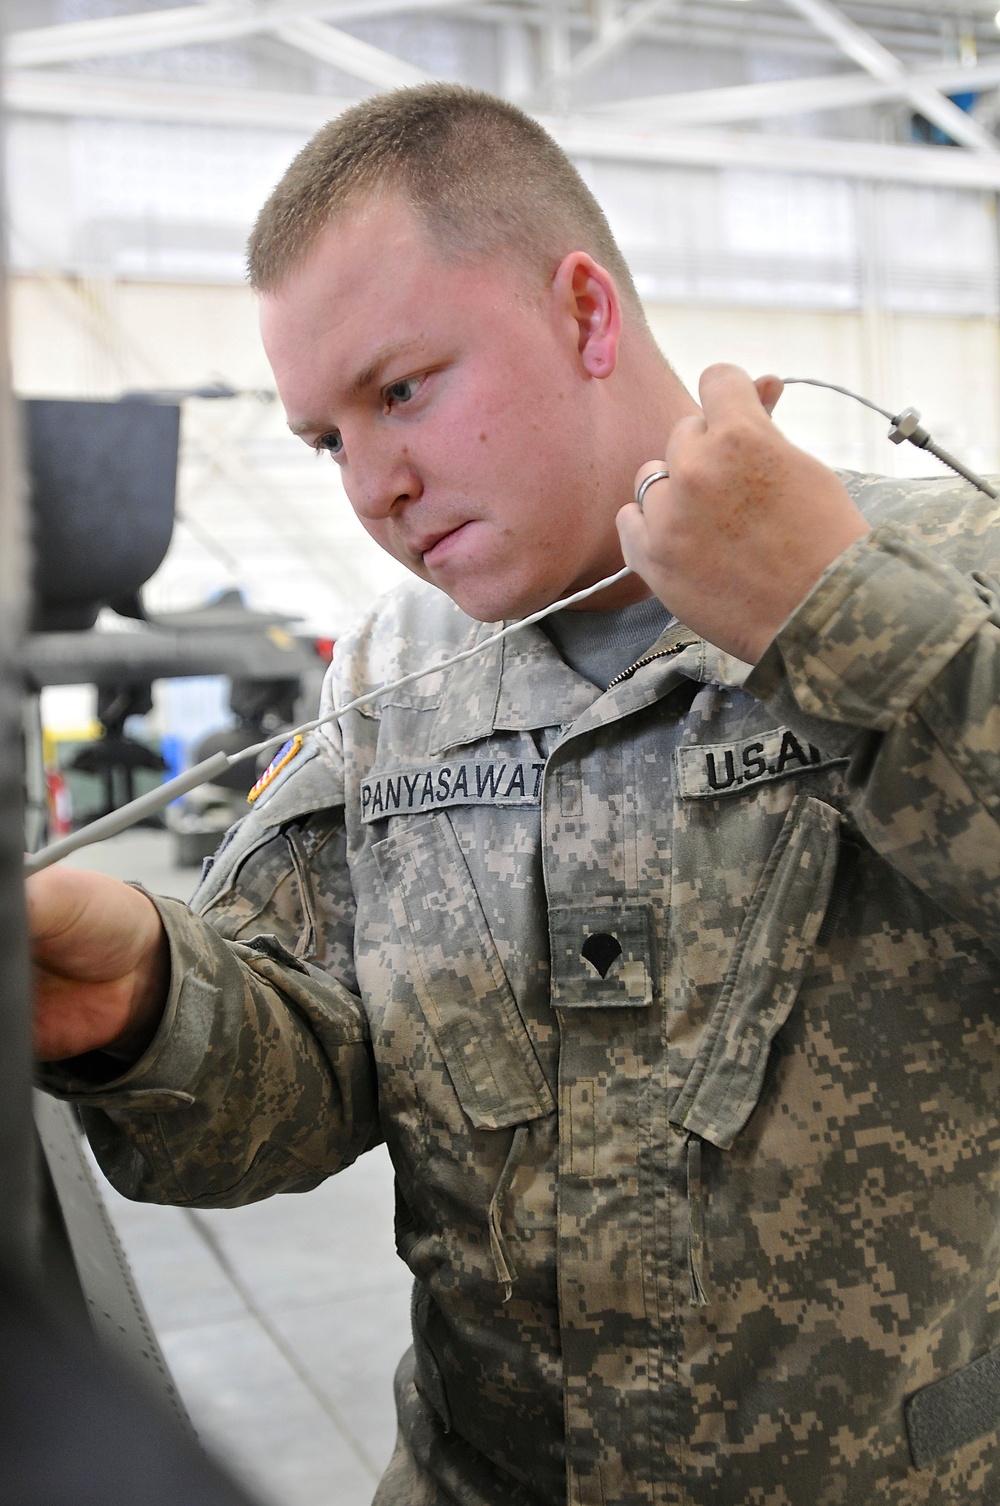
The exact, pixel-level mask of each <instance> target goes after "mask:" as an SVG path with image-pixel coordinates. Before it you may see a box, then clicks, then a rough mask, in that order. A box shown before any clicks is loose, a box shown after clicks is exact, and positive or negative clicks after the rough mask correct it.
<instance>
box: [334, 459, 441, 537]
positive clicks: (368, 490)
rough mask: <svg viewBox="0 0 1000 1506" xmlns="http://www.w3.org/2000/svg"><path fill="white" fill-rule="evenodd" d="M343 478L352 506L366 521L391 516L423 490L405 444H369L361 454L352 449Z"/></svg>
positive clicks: (381, 519) (379, 520)
mask: <svg viewBox="0 0 1000 1506" xmlns="http://www.w3.org/2000/svg"><path fill="white" fill-rule="evenodd" d="M343 481H344V490H345V491H346V492H347V496H348V499H349V501H350V503H351V506H352V507H353V508H354V511H355V512H356V513H357V515H358V517H359V518H361V519H362V520H363V521H365V522H368V523H380V522H383V521H384V520H385V519H387V518H390V517H392V515H393V514H394V513H398V512H399V511H401V510H402V509H403V508H405V507H406V505H407V504H408V503H410V502H415V501H416V500H417V498H418V497H419V496H420V495H421V493H422V492H423V484H422V482H421V480H420V476H419V474H418V472H417V468H416V466H415V464H414V462H413V459H412V457H411V456H410V453H409V449H408V447H407V446H399V447H396V446H392V447H391V448H390V447H388V446H384V447H383V446H381V445H372V446H366V448H365V450H364V452H363V454H361V455H358V454H357V452H355V454H354V455H353V456H352V457H351V459H350V462H349V465H348V467H347V471H346V474H345V475H344V477H343Z"/></svg>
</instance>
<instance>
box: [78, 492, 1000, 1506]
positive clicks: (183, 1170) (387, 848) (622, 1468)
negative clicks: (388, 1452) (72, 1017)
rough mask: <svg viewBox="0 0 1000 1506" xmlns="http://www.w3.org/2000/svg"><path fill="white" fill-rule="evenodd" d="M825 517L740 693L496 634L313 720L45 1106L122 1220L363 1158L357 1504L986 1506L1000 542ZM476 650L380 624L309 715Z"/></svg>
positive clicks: (701, 660)
mask: <svg viewBox="0 0 1000 1506" xmlns="http://www.w3.org/2000/svg"><path fill="white" fill-rule="evenodd" d="M851 486H852V490H853V491H854V493H855V495H856V497H857V499H858V501H859V504H860V505H861V507H862V510H863V511H865V512H866V513H867V514H868V516H869V517H870V518H871V519H872V521H873V522H875V523H877V524H878V525H879V526H878V527H877V528H876V531H875V532H874V533H873V534H872V535H871V536H870V537H869V538H868V539H866V540H862V541H860V542H859V543H857V544H855V545H854V546H852V548H851V549H850V550H849V551H848V553H847V555H846V556H845V557H844V558H843V559H842V560H841V561H839V562H837V563H836V564H835V565H834V566H832V567H831V569H830V570H829V571H828V572H827V574H826V575H825V576H824V577H823V579H822V581H821V582H820V583H819V584H818V585H817V587H816V588H815V589H814V591H813V592H812V593H811V595H810V597H809V598H808V600H807V601H806V602H805V603H804V604H803V605H802V606H801V607H800V609H799V610H798V612H797V613H796V614H795V615H794V616H793V618H792V619H791V620H790V621H789V623H788V624H786V626H785V628H784V629H783V631H782V632H781V634H780V635H779V637H778V639H777V640H776V641H775V643H774V644H772V646H771V647H770V648H769V650H768V651H767V653H766V655H765V656H764V658H763V659H762V661H761V662H760V664H758V665H757V667H756V668H755V669H754V670H753V672H752V673H751V672H750V671H749V670H748V667H747V666H746V665H743V664H740V663H738V662H736V661H734V660H733V659H731V658H727V657H726V656H725V655H723V654H721V653H719V652H717V651H716V650H714V649H712V648H711V647H709V646H707V645H706V644H705V643H703V642H702V641H700V640H697V639H695V638H694V637H693V635H692V634H690V633H689V632H688V630H686V629H685V628H683V627H681V626H679V625H677V624H674V625H673V626H671V627H670V628H668V629H667V631H666V632H665V633H664V634H663V635H662V636H661V637H660V639H659V640H658V641H657V642H656V643H655V644H654V645H653V646H652V647H651V649H650V650H649V651H648V652H647V653H646V654H645V655H644V656H643V657H642V659H641V661H640V662H639V664H638V665H636V666H635V667H633V668H632V669H631V670H630V671H628V672H626V673H624V674H623V675H621V676H619V678H618V681H617V682H612V685H611V686H610V687H609V689H608V690H607V691H606V692H604V693H601V692H600V691H599V690H598V689H597V688H596V687H595V686H594V685H592V684H590V683H589V682H587V681H585V680H584V679H583V678H582V677H581V676H579V675H577V674H576V673H574V671H573V670H571V669H570V668H569V667H568V666H567V665H566V664H565V663H563V662H562V660H561V659H560V658H559V656H558V655H557V654H556V652H555V650H554V649H553V648H552V646H551V644H550V643H549V642H548V640H547V639H546V638H545V637H544V635H543V634H542V633H541V632H539V631H537V630H534V629H529V630H525V631H524V632H522V633H519V634H517V635H515V636H514V637H513V638H512V639H509V640H507V641H506V642H505V643H503V644H502V645H498V646H495V647H493V648H490V649H488V650H487V651H486V652H485V653H484V654H483V655H481V656H480V657H478V658H476V659H474V660H472V661H470V662H467V663H463V664H461V665H459V666H456V667H455V668H453V669H451V670H448V671H445V672H443V673H441V674H440V675H434V676H432V677H430V678H429V679H426V680H423V681H421V682H419V683H418V684H416V685H413V686H411V687H409V688H407V689H404V690H401V691H398V692H394V693H391V694H389V695H387V696H386V697H384V698H383V699H381V700H379V701H378V702H377V703H376V704H375V705H374V706H370V707H368V708H366V709H365V710H363V711H360V712H355V713H352V714H350V715H349V716H347V717H346V718H344V719H343V721H342V722H341V723H338V722H336V721H333V722H330V723H329V724H328V726H327V728H326V729H325V731H324V733H323V734H322V735H318V736H315V737H313V739H312V740H311V741H310V742H309V743H307V745H306V747H305V748H304V749H303V750H302V751H301V752H300V753H298V754H297V755H296V757H294V758H293V759H292V760H291V761H290V762H289V763H288V765H287V767H286V768H284V769H283V770H282V771H281V773H280V775H279V776H278V777H277V778H276V779H275V780H274V781H273V782H272V783H271V784H270V786H269V787H268V789H267V790H266V791H265V792H264V793H263V795H262V796H261V797H260V799H259V800H258V802H257V805H256V807H255V808H254V810H253V811H252V813H251V814H250V815H248V816H247V818H246V819H245V821H244V822H243V823H242V824H241V825H240V826H238V827H237V828H236V829H235V830H234V832H233V833H232V834H231V835H230V837H229V838H228V839H227V842H226V844H225V845H224V847H223V849H222V851H221V853H220V855H219V856H218V858H217V860H216V862H215V865H214V868H213V869H212V870H211V872H210V873H209V874H208V876H207V878H206V880H205V881H204V882H203V884H202V886H201V888H200V890H199V893H198V895H197V896H196V901H195V905H194V908H195V911H196V912H197V914H196V915H195V916H192V915H190V914H189V913H188V911H187V910H186V909H184V907H182V906H180V905H178V904H176V903H173V902H171V901H168V900H163V901H158V903H159V904H160V906H161V910H162V914H163V917H164V920H165V923H166V926H167V929H168V932H169V936H170V944H171V950H172V959H173V980H174V981H173V985H172V989H171V994H170V1001H169V1005H168V1010H167V1014H166V1016H165V1019H164V1022H163V1025H162V1027H161V1029H160V1031H159V1033H158V1035H157V1037H156V1039H155V1040H154V1042H153V1044H152V1046H151V1047H150V1049H149V1050H148V1052H147V1053H146V1055H145V1056H144V1057H143V1058H142V1059H141V1060H140V1061H139V1062H138V1063H137V1064H136V1065H135V1066H133V1067H131V1068H130V1069H129V1070H127V1071H126V1072H125V1073H124V1074H123V1075H121V1076H120V1077H118V1078H117V1079H116V1080H114V1081H113V1082H111V1083H104V1084H99V1083H96V1082H95V1081H94V1080H93V1078H88V1077H87V1076H86V1075H85V1073H84V1072H83V1071H82V1070H80V1071H76V1070H75V1067H74V1064H73V1063H69V1064H64V1065H63V1067H61V1068H60V1069H57V1070H53V1071H51V1072H50V1073H49V1083H50V1085H51V1086H53V1087H55V1088H57V1089H59V1090H61V1091H63V1092H67V1093H69V1094H71V1095H72V1096H74V1097H77V1098H78V1099H79V1100H80V1101H81V1102H82V1103H83V1104H84V1108H85V1115H86V1119H87V1124H88V1129H89V1132H90V1135H91V1139H92V1141H93V1143H94V1146H95V1148H96V1150H97V1153H98V1155H99V1157H100V1159H101V1161H102V1163H103V1165H104V1166H105V1169H106V1170H107V1171H108V1173H109V1175H110V1176H111V1177H112V1180H113V1181H114V1182H115V1183H116V1185H117V1186H118V1187H119V1188H120V1189H121V1190H122V1191H123V1192H125V1193H127V1194H128V1195H130V1196H134V1197H139V1198H147V1199H153V1200H159V1201H165V1202H176V1203H186V1204H188V1205H191V1206H220V1205H221V1206H226V1205H233V1204H239V1203H242V1202H246V1201H249V1200H252V1199H254V1198H259V1197H263V1196H265V1195H267V1194H268V1193H271V1192H276V1191H282V1190H285V1191H287V1190H304V1189H306V1188H309V1187H311V1186H313V1185H315V1184H316V1183H317V1182H319V1181H320V1180H321V1179H322V1178H323V1177H325V1176H327V1175H329V1174H330V1173H332V1172H335V1171H336V1170H338V1169H339V1168H340V1167H342V1166H344V1165H346V1164H348V1163H349V1162H351V1161H352V1160H354V1159H355V1158H356V1157H357V1156H358V1155H360V1154H361V1152H363V1151H364V1150H365V1149H366V1148H368V1147H369V1146H371V1145H372V1144H374V1143H376V1142H377V1141H378V1140H380V1139H382V1138H384V1139H385V1141H386V1142H387V1144H388V1147H389V1150H390V1152H391V1155H392V1159H393V1163H394V1167H395V1173H396V1179H397V1188H398V1197H397V1202H398V1213H397V1225H396V1235H397V1243H398V1247H399V1251H400V1254H401V1255H402V1257H403V1259H404V1260H406V1262H407V1263H408V1265H409V1266H410V1268H411V1270H412V1271H413V1273H414V1276H415V1278H416V1279H415V1286H414V1314H413V1315H414V1348H413V1350H412V1351H410V1353H409V1354H408V1355H407V1356H406V1357H405V1359H404V1361H403V1363H402V1364H401V1366H400V1370H399V1373H398V1375H397V1402H398V1408H399V1416H400V1441H399V1444H398V1447H397V1451H396V1454H395V1456H394V1458H393V1460H392V1463H391V1464H390V1466H389V1470H388V1472H387V1475H386V1477H385V1479H384V1481H383V1483H382V1485H381V1487H380V1491H379V1495H378V1497H377V1500H378V1501H379V1502H380V1503H382V1506H445V1503H460V1506H542V1503H544V1506H555V1503H559V1502H562V1501H567V1502H569V1503H570V1506H653V1503H656V1506H661V1503H663V1506H665V1503H678V1506H681V1503H683V1506H749V1503H754V1506H855V1503H858V1502H861V1501H865V1500H868V1499H872V1500H879V1501H881V1502H885V1503H891V1506H917V1503H920V1506H938V1503H944V1502H946V1501H958V1500H960V1501H962V1502H964V1503H967V1506H974V1503H981V1506H986V1503H992V1502H995V1501H996V1500H998V1499H1000V1451H998V1446H997V1437H996V1434H995V1432H994V1431H993V1429H994V1428H995V1427H996V1425H997V1423H998V1421H1000V1259H998V1256H1000V1218H998V1207H1000V1202H998V1199H1000V1114H998V1109H997V1105H998V1103H1000V1051H998V1045H1000V1042H998V1034H1000V1012H998V1005H1000V965H998V955H997V954H998V951H1000V888H998V882H997V881H998V877H1000V837H998V828H997V815H998V808H1000V778H998V774H1000V755H998V748H1000V710H998V695H997V689H998V684H997V682H998V674H1000V653H998V644H1000V636H998V633H1000V599H998V590H1000V588H998V587H997V586H996V585H995V584H994V583H993V582H992V579H991V576H993V575H996V574H997V573H1000V571H998V564H1000V561H998V555H1000V533H998V529H997V519H996V515H995V512H994V511H993V510H992V508H991V505H990V504H988V503H987V502H986V500H985V499H983V498H973V499H971V500H969V493H968V489H967V488H965V487H960V486H958V485H948V484H946V483H939V482H914V483H907V484H906V485H905V486H904V487H901V486H900V485H899V484H898V483H890V482H885V481H881V482H880V481H872V480H870V479H869V480H865V479H862V478H854V479H853V480H852V482H851ZM980 571H985V572H987V573H985V574H979V573H976V572H980ZM489 631H490V629H489V628H488V627H484V626H482V625H479V624H476V623H473V622H471V621H470V620H469V619H468V618H466V617H464V616H463V615H462V614H461V613H460V612H459V611H458V609H457V608H455V607H454V606H453V604H452V603H450V602H449V601H448V600H447V599H446V598H445V597H443V596H440V595H439V594H438V593H436V592H434V591H432V590H431V589H429V588H426V587H423V586H420V585H416V584H415V585H412V586H409V587H407V588H404V589H403V590H402V591H400V592H398V593H396V594H394V595H393V596H392V597H390V598H387V599H386V600H385V601H384V602H383V603H382V604H380V605H379V606H378V607H377V608H376V610H375V611H374V613H373V614H372V616H371V617H370V618H369V620H368V621H367V622H365V623H364V624H363V625H362V626H361V627H360V628H359V629H358V630H357V632H356V633H355V634H354V635H353V636H352V638H351V640H350V642H349V643H343V642H342V643H341V645H339V646H338V655H337V660H336V663H335V666H334V669H333V671H332V674H331V678H330V680H329V682H328V686H327V691H326V695H327V698H328V704H329V703H330V701H331V700H332V702H333V703H334V704H340V705H343V704H345V703H346V702H347V701H348V700H350V699H352V698H353V697H355V696H356V695H358V694H360V693H362V692H363V691H365V690H367V689H370V688H372V687H374V686H376V685H378V684H381V683H384V682H386V681H389V680H392V679H394V678H397V677H399V676H401V675H403V674H405V673H406V672H408V671H410V670H412V669H415V668H419V667H421V666H423V665H424V664H426V663H428V662H433V661H434V660H435V658H444V657H445V656H446V655H447V654H449V653H453V652H455V651H457V650H459V649H461V648H463V647H466V646H468V645H470V644H471V643H474V642H476V641H478V640H479V639H481V638H484V637H486V636H487V635H488V633H489Z"/></svg>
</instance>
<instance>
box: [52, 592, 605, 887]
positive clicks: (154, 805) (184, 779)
mask: <svg viewBox="0 0 1000 1506" xmlns="http://www.w3.org/2000/svg"><path fill="white" fill-rule="evenodd" d="M629 574H631V570H630V568H629V566H628V565H625V566H624V568H623V569H621V570H617V571H616V572H615V574H614V575H608V576H606V577H605V579H604V580H599V581H598V582H597V584H596V585H594V586H587V587H585V589H584V590H582V591H574V592H573V594H572V596H564V597H563V598H562V599H561V600H560V601H554V602H552V603H551V604H550V605H549V606H547V607H542V609H541V611H538V612H532V613H531V615H530V616H528V617H522V618H520V620H519V621H517V622H511V623H509V624H508V625H507V627H504V628H501V629H500V630H499V632H496V633H491V634H490V636H489V637H488V638H484V639H483V641H482V642H481V643H476V644H474V645H473V647H472V648H467V649H463V650H462V652H461V653H459V654H452V656H451V658H450V659H442V660H441V662H440V663H439V664H428V665H426V666H425V667H424V668H423V669H415V670H413V671H412V673H411V674H408V675H403V676H402V678H401V679H399V680H392V681H390V682H389V684H387V685H379V686H378V688H377V689H376V690H369V691H366V693H365V694H364V695H359V696H356V697H355V699H354V700H353V701H348V702H347V704H346V706H337V707H334V709H333V710H332V711H329V712H328V713H327V714H326V715H325V716H319V717H316V719H315V720H314V721H311V722H303V723H302V725H301V726H300V727H293V728H292V730H291V731H290V732H288V731H285V732H279V733H278V735H277V736H276V737H270V738H267V739H266V740H265V741H264V742H262V743H254V744H253V746H252V747H249V748H243V749H241V751H240V752H239V753H230V754H228V755H227V754H224V753H215V754H213V756H212V757H211V758H206V759H205V760H204V762H203V763H199V764H196V765H195V766H194V768H192V769H187V770H185V772H184V773H183V774H178V776H177V777H176V779H168V780H167V781H166V783H165V784H161V785H159V786H158V787H157V788H156V789H155V790H150V791H148V793H147V794H145V795H140V796H138V798H137V799H135V800H130V801H129V802H128V804H127V805H123V806H121V807H120V808H119V809H118V810H116V811H110V812H109V813H108V815H106V816H101V817H100V818H99V819H98V820H97V821H92V822H91V823H90V824H89V825H88V826H84V827H82V828H81V829H80V830H79V831H75V832H71V833H70V835H69V836H66V837H60V839H59V841H58V842H52V843H50V845H49V846H48V847H41V848H39V850H38V851H37V852H33V853H31V854H29V855H28V856H27V857H26V858H25V860H24V869H25V873H27V874H33V873H39V872H40V871H41V870H42V869H43V868H48V867H50V865H51V864H52V863H57V862H58V861H59V860H60V858H65V857H68V856H69V854H70V853H71V852H78V851H79V849H80V848H81V847H90V846H92V845H93V844H94V843H95V842H103V841H106V840H107V838H108V837H113V836H117V834H118V833H119V832H122V831H127V830H128V829H129V827H130V826H134V825H135V823H136V822H137V821H141V820H142V819H143V817H145V816H148V815H151V814H152V813H153V812H154V811H158V810H162V809H163V807H164V806H165V805H169V804H170V802H171V800H175V799H176V798H177V797H178V796H179V795H186V794H187V793H188V791H189V790H193V789H197V787H198V785H199V784H206V783H208V782H209V781H210V780H212V779H215V778H216V777H217V776H218V775H219V774H220V773H222V772H223V770H224V769H226V768H232V767H233V765H234V764H238V763H243V762H244V760H245V759H247V758H254V757H259V756H260V754H262V753H268V752H270V750H271V749H272V748H279V747H283V746H284V744H285V743H287V742H288V741H290V739H291V738H293V737H304V736H305V734H306V733H307V732H315V730H316V728H317V727H322V726H323V725H324V723H326V722H332V721H335V720H337V719H338V718H339V717H342V716H346V715H347V713H348V712H349V711H357V710H359V708H360V707H362V706H368V705H370V704H371V703H372V701H377V700H378V698H379V696H382V695H387V694H388V693H389V692H390V691H392V690H400V689H401V688H402V687H403V686H404V685H412V684H413V683H414V682H415V681H416V680H422V679H424V678H425V676H427V675H436V674H439V673H440V671H441V670H442V669H450V668H451V666H452V665H453V664H461V663H463V662H464V661H465V660H466V659H471V658H473V657H474V656H475V655H476V654H481V653H482V652H483V651H484V650H485V649H488V648H492V646H493V644H494V643H499V642H500V641H501V640H502V639H503V638H509V637H510V635H511V633H516V632H519V631H520V629H521V628H526V627H530V626H531V625H532V623H535V622H541V620H542V618H543V617H549V616H551V614H552V613H553V612H561V611H562V610H563V609H564V608H565V607H572V606H576V604H577V602H580V601H586V600H587V598H588V596H596V595H597V593H598V592H599V591H606V590H607V589H608V587H609V586H614V585H616V584H617V583H618V581H620V580H624V579H625V577H626V575H629Z"/></svg>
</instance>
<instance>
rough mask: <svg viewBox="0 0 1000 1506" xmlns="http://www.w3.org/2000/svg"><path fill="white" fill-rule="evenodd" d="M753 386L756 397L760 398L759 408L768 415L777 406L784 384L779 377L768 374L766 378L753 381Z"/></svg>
mask: <svg viewBox="0 0 1000 1506" xmlns="http://www.w3.org/2000/svg"><path fill="white" fill-rule="evenodd" d="M754 386H755V387H756V389H757V396H758V397H759V398H760V401H761V406H762V407H763V408H764V410H765V412H767V413H769V414H771V413H773V412H774V410H775V408H776V407H777V405H778V399H779V398H780V397H781V394H782V393H783V392H784V390H785V384H784V382H783V381H782V380H781V378H780V377H778V376H772V375H771V374H768V375H767V376H759V377H757V378H756V379H755V381H754Z"/></svg>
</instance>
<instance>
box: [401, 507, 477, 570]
mask: <svg viewBox="0 0 1000 1506" xmlns="http://www.w3.org/2000/svg"><path fill="white" fill-rule="evenodd" d="M471 521H472V520H471V519H470V521H469V522H466V523H459V524H458V526H457V527H455V528H446V529H444V530H443V531H442V532H441V533H432V534H429V535H428V536H427V537H426V538H424V539H421V540H420V541H419V542H418V544H417V545H416V547H415V549H414V551H413V552H414V554H417V555H419V557H420V560H421V562H422V563H423V564H424V565H425V566H426V567H428V568H430V569H433V567H434V566H435V565H439V564H442V563H443V561H444V560H445V559H446V558H447V556H448V555H449V554H450V553H451V550H452V548H453V547H454V546H455V545H456V544H457V543H458V540H459V538H460V537H461V536H462V535H463V534H464V533H465V531H466V529H467V528H469V527H470V525H471Z"/></svg>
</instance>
